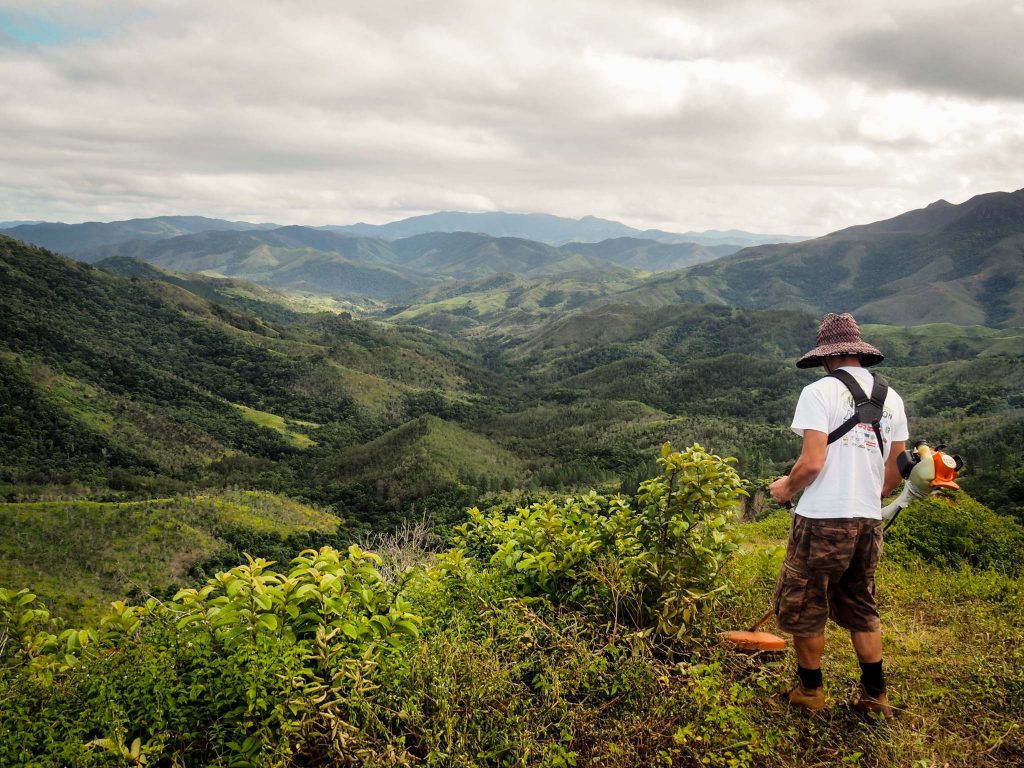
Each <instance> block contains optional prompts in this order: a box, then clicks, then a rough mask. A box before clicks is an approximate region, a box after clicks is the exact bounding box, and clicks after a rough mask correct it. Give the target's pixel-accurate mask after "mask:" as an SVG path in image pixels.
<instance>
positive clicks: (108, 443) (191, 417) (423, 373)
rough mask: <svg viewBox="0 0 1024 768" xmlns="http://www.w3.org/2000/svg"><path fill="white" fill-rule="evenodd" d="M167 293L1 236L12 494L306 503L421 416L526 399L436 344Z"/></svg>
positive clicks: (335, 320)
mask: <svg viewBox="0 0 1024 768" xmlns="http://www.w3.org/2000/svg"><path fill="white" fill-rule="evenodd" d="M158 274H159V273H158ZM166 277H167V278H168V281H166V282H165V281H160V280H147V279H141V280H140V279H138V278H135V279H130V278H122V277H118V276H115V275H112V274H109V273H107V272H104V271H102V270H99V269H97V268H95V267H92V266H90V265H86V264H81V263H76V262H73V261H69V260H67V259H65V258H63V257H60V256H57V255H55V254H52V253H49V252H47V251H44V250H42V249H39V248H35V247H32V246H27V245H24V244H22V243H19V242H17V241H14V240H11V239H9V238H4V237H0V306H3V309H4V311H3V312H0V377H2V379H3V386H2V387H0V399H2V405H3V407H2V408H0V419H2V421H3V424H2V428H3V434H4V436H5V439H4V440H3V443H2V446H0V478H2V479H0V483H6V484H8V487H9V488H11V489H12V490H11V491H10V492H11V493H14V494H16V495H17V494H19V493H21V492H20V491H18V488H20V487H34V486H38V485H39V484H52V483H63V484H71V485H78V486H85V487H86V488H88V487H93V488H115V489H121V490H126V491H129V492H133V493H142V494H145V493H146V492H147V489H148V490H149V491H156V492H164V491H168V490H178V489H182V488H185V487H193V486H195V484H197V483H198V484H203V483H214V484H218V483H219V484H223V483H224V482H228V481H238V482H242V483H245V484H249V485H251V484H254V483H255V484H260V485H262V486H263V487H270V488H277V489H280V488H287V489H288V490H291V491H293V492H295V493H297V494H300V495H302V494H303V492H304V491H308V489H309V488H310V487H313V488H315V487H318V485H319V483H320V481H319V480H317V479H316V476H317V472H318V470H317V467H318V466H319V462H321V461H322V460H324V459H325V457H328V456H330V457H333V456H335V455H336V454H337V453H338V452H340V451H344V450H345V449H346V448H347V447H348V446H351V445H357V444H362V443H364V442H366V441H368V440H371V439H373V438H374V437H377V436H379V435H381V434H384V433H386V432H387V431H389V430H390V429H393V428H395V427H397V426H399V425H400V424H402V423H405V421H407V420H408V419H410V418H415V417H416V416H418V415H420V414H421V413H423V408H424V403H427V402H429V403H430V404H431V406H430V407H432V408H433V409H434V410H436V411H439V412H445V411H446V409H447V411H449V412H453V411H456V410H460V409H461V412H465V413H475V412H477V411H482V412H487V411H488V409H492V408H494V407H495V404H497V403H500V402H502V398H503V397H510V396H512V395H513V394H514V392H515V391H516V387H515V385H514V384H512V383H510V382H508V381H506V380H505V379H504V378H503V377H502V376H501V375H500V374H499V373H497V372H495V371H493V370H490V371H489V370H485V369H484V368H483V367H482V366H481V365H480V363H479V356H478V354H477V353H476V352H474V351H473V350H472V349H470V348H468V347H466V346H465V345H461V344H460V343H458V342H455V341H451V340H446V339H444V338H442V337H438V336H435V335H432V334H429V333H427V332H425V331H421V330H418V329H415V328H411V327H396V328H390V327H385V326H381V325H380V324H374V323H368V322H364V321H358V320H352V319H350V318H347V317H345V316H341V315H337V314H332V313H322V314H298V313H295V312H293V311H289V310H287V309H286V308H284V307H277V308H276V309H275V310H274V311H271V309H270V308H271V307H272V305H271V304H269V303H268V302H266V301H257V302H247V303H246V304H245V306H243V305H242V304H241V303H237V302H235V303H232V302H231V301H221V302H219V303H218V302H216V301H211V300H209V299H207V298H203V297H202V296H199V295H197V294H196V293H193V292H192V291H190V290H188V289H187V288H188V285H187V282H186V285H184V286H183V285H181V284H176V283H180V282H181V281H180V280H179V279H178V278H175V277H174V276H170V275H167V276H166ZM201 285H203V284H201ZM210 295H211V296H212V297H213V298H219V297H218V296H217V295H216V294H213V293H211V294H210ZM264 298H266V296H264ZM496 393H499V394H496ZM501 393H503V394H501ZM332 460H333V459H332ZM300 467H302V468H303V469H302V470H301V472H300V469H299V468H300ZM325 471H327V470H325ZM468 471H473V468H472V467H470V468H468ZM300 474H302V475H303V477H302V480H301V481H297V480H296V479H295V478H296V477H297V476H298V475H300ZM343 479H344V478H339V477H338V476H334V477H333V478H332V482H334V483H337V482H339V480H342V481H343ZM305 495H307V496H308V495H309V493H308V492H307V493H305Z"/></svg>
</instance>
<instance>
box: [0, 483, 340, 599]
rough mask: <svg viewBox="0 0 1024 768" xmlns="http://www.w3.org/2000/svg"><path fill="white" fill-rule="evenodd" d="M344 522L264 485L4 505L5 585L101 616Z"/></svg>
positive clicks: (317, 536)
mask: <svg viewBox="0 0 1024 768" xmlns="http://www.w3.org/2000/svg"><path fill="white" fill-rule="evenodd" d="M339 523H340V521H339V520H338V518H336V517H334V516H333V515H330V514H327V513H325V512H322V511H320V510H317V509H314V508H312V507H309V506H307V505H304V504H299V503H297V502H294V501H292V500H289V499H286V498H283V497H280V496H277V495H274V494H270V493H266V492H256V491H237V492H220V493H217V494H208V495H194V496H177V497H172V498H165V499H151V500H149V501H140V502H119V503H110V502H108V503H100V502H91V501H53V502H31V503H20V504H5V503H0V527H2V528H3V530H5V531H7V533H6V534H5V535H4V536H3V537H2V538H0V586H5V587H16V588H20V587H24V586H27V585H31V586H32V588H33V591H34V592H35V593H36V594H38V595H39V596H40V597H41V598H42V599H43V600H44V601H45V602H46V603H47V605H49V606H50V607H51V608H52V609H53V610H54V611H56V612H58V613H60V615H62V616H64V617H65V618H75V619H78V618H95V617H96V614H97V612H98V611H99V610H101V606H103V605H104V604H105V603H107V602H108V601H110V600H116V599H119V598H123V597H125V596H127V595H148V594H168V593H170V594H173V593H174V592H175V591H176V590H177V589H178V588H180V587H181V586H184V585H186V584H187V583H189V580H190V578H191V577H192V576H193V575H194V573H195V572H196V570H197V569H198V568H201V567H202V566H203V564H205V563H208V562H209V561H211V560H216V561H217V562H219V563H221V565H222V566H223V567H224V568H230V567H231V566H232V565H234V564H235V563H237V562H238V561H239V560H241V559H242V552H243V551H248V552H250V553H252V554H263V555H270V554H274V555H283V556H284V557H283V559H284V560H286V561H287V560H290V559H291V558H292V557H294V556H295V555H296V554H298V552H299V551H300V550H301V549H304V548H306V547H308V546H311V545H313V546H320V544H321V543H326V540H331V541H334V543H340V542H339V541H338V539H337V536H336V531H337V529H338V527H339ZM286 543H287V544H289V545H290V546H287V547H285V546H283V545H284V544H286ZM270 544H277V545H278V546H277V547H271V546H268V545H270ZM253 545H257V546H253ZM55 553H60V554H59V556H55ZM228 556H230V558H229V559H228ZM207 569H208V570H207V572H212V570H210V569H209V568H208V566H207ZM204 575H205V574H204Z"/></svg>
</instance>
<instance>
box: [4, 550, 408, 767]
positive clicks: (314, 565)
mask: <svg viewBox="0 0 1024 768" xmlns="http://www.w3.org/2000/svg"><path fill="white" fill-rule="evenodd" d="M378 562H379V559H378V558H377V556H376V555H373V554H371V553H366V552H363V551H361V550H360V549H359V548H358V547H354V546H353V547H350V548H349V551H348V554H347V555H341V554H340V553H338V552H337V551H335V550H332V549H329V548H323V549H321V550H319V551H316V550H307V551H305V552H303V553H302V554H301V555H300V556H299V557H298V558H296V559H295V560H293V561H292V567H291V568H290V569H289V570H288V571H287V572H277V571H274V570H272V568H271V566H272V565H273V563H269V562H266V561H263V560H258V559H257V560H253V559H250V560H249V562H248V564H247V565H243V566H238V567H236V568H233V569H231V570H230V571H228V572H226V573H223V574H218V576H217V577H216V578H214V579H211V580H210V581H208V582H207V584H206V585H204V586H203V587H202V588H200V589H186V590H182V591H181V592H179V593H178V595H176V596H175V597H174V599H173V600H170V601H167V602H164V603H161V602H159V601H157V600H155V599H151V600H149V601H147V602H146V603H145V604H144V605H139V606H132V605H128V604H125V603H123V602H116V603H114V604H113V605H112V608H111V611H110V612H109V613H108V614H107V615H106V616H104V618H103V620H102V621H101V624H100V627H99V628H98V629H96V630H64V631H63V632H60V631H59V628H57V627H55V626H54V625H53V624H52V622H51V621H50V618H49V615H48V614H47V613H46V611H45V610H44V609H42V608H40V607H38V604H37V603H36V601H35V599H34V595H32V594H30V593H27V592H24V591H23V592H18V593H13V592H10V591H0V675H4V676H5V677H7V678H10V679H12V680H13V681H14V685H15V686H16V688H17V689H18V690H19V691H20V692H21V693H22V694H23V698H20V699H19V700H15V701H10V700H8V701H5V702H3V703H0V715H2V717H0V722H3V724H4V725H3V727H2V728H0V763H2V764H4V765H14V764H21V762H22V760H23V758H24V757H25V756H27V755H35V756H36V758H37V759H38V760H39V762H37V763H34V764H36V765H60V764H63V762H62V761H64V760H67V761H68V762H73V763H74V764H77V765H100V764H103V762H102V760H103V758H102V755H103V754H104V753H109V754H113V755H116V756H118V757H119V758H121V759H122V760H124V761H126V762H128V763H133V761H134V764H144V763H147V762H148V763H149V764H152V763H156V762H158V761H163V763H164V764H172V765H184V764H188V765H193V764H212V765H225V766H227V765H231V766H248V765H252V766H270V765H281V764H284V762H285V761H289V760H293V759H294V760H299V759H301V760H313V761H314V762H315V761H316V760H317V756H318V755H323V754H328V753H329V754H330V755H331V756H332V759H334V760H340V761H341V762H343V763H344V762H358V763H369V762H372V761H373V759H374V757H375V756H377V754H378V753H377V752H376V751H375V743H376V740H378V739H379V738H380V736H381V728H382V727H383V726H382V718H383V717H386V713H384V712H382V711H380V710H379V708H378V707H377V706H376V705H375V703H374V691H375V689H376V688H377V685H376V684H375V683H374V682H373V678H374V676H375V675H376V670H377V669H378V668H379V667H381V665H382V664H385V663H386V660H387V659H388V658H389V657H390V656H392V655H394V654H399V653H400V652H401V649H402V647H403V645H404V644H405V643H406V642H407V641H408V640H410V639H411V640H415V638H416V637H417V636H418V634H419V623H420V617H418V616H416V615H415V614H413V613H411V612H410V611H409V610H408V604H407V603H406V602H405V601H404V600H403V599H402V598H401V597H400V596H397V595H396V594H395V593H394V590H393V589H392V588H391V587H390V586H389V585H388V584H386V583H385V582H383V581H382V580H381V578H380V576H379V574H378V572H377V570H376V568H375V565H376V564H377V563H378ZM12 674H13V675H14V677H13V678H11V675H12ZM0 679H2V678H0ZM49 681H53V685H54V686H55V687H54V688H53V689H49V688H48V685H49ZM386 754H390V752H387V751H386Z"/></svg>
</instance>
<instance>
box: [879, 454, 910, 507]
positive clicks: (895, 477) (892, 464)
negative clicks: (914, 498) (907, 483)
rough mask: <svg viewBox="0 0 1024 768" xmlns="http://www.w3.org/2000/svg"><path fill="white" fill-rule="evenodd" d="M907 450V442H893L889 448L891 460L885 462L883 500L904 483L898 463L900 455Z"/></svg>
mask: <svg viewBox="0 0 1024 768" xmlns="http://www.w3.org/2000/svg"><path fill="white" fill-rule="evenodd" d="M906 448H907V441H906V440H893V441H892V446H891V447H890V448H889V459H888V461H886V462H885V482H883V483H882V498H883V499H884V498H885V497H886V496H888V495H889V494H890V493H892V492H893V491H895V490H896V487H897V486H898V485H899V484H900V483H901V482H902V481H903V476H902V475H900V468H899V464H897V463H896V461H897V459H898V458H899V455H900V454H901V453H903V451H905V450H906Z"/></svg>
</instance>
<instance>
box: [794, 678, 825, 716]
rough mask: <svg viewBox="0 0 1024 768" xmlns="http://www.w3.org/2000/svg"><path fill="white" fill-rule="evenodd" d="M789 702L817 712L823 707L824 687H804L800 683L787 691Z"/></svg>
mask: <svg viewBox="0 0 1024 768" xmlns="http://www.w3.org/2000/svg"><path fill="white" fill-rule="evenodd" d="M788 698H789V703H790V704H792V705H793V706H794V707H802V708H803V709H805V710H807V711H808V712H819V711H821V710H823V709H824V708H825V689H824V688H822V687H820V686H819V687H818V688H804V686H803V685H802V684H801V683H797V684H796V687H795V688H794V689H793V690H791V691H790V692H789V695H788Z"/></svg>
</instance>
